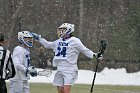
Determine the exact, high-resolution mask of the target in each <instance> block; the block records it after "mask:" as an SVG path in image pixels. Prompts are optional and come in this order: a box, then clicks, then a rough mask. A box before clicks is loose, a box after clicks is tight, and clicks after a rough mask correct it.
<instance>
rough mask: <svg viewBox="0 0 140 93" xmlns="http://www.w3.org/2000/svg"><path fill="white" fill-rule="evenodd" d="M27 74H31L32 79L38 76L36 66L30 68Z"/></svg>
mask: <svg viewBox="0 0 140 93" xmlns="http://www.w3.org/2000/svg"><path fill="white" fill-rule="evenodd" d="M26 72H27V73H29V74H30V75H31V76H32V77H35V76H37V70H36V69H35V67H34V66H30V67H28V68H27V70H26Z"/></svg>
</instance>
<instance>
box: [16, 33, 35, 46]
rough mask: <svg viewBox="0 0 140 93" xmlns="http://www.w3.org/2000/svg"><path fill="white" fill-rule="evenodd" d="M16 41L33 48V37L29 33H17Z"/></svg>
mask: <svg viewBox="0 0 140 93" xmlns="http://www.w3.org/2000/svg"><path fill="white" fill-rule="evenodd" d="M26 38H31V40H26ZM18 40H19V41H20V42H21V43H22V44H25V45H27V46H28V47H32V46H33V35H32V34H31V33H30V32H29V31H22V32H18Z"/></svg>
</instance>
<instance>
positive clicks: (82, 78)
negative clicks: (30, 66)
mask: <svg viewBox="0 0 140 93" xmlns="http://www.w3.org/2000/svg"><path fill="white" fill-rule="evenodd" d="M38 70H41V69H38ZM55 73H56V71H53V72H52V75H51V76H50V77H45V76H37V77H31V79H30V81H29V82H35V83H52V82H53V78H54V74H55ZM93 77H94V72H93V71H90V70H79V72H78V79H77V81H76V84H91V83H92V80H93ZM95 84H108V85H140V71H139V72H136V73H126V70H125V69H124V68H122V69H108V68H105V69H104V70H103V71H102V72H100V73H97V74H96V80H95Z"/></svg>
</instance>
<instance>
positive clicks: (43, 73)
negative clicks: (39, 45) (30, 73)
mask: <svg viewBox="0 0 140 93" xmlns="http://www.w3.org/2000/svg"><path fill="white" fill-rule="evenodd" d="M51 74H52V70H51V68H49V67H47V68H45V69H44V70H42V71H38V73H37V75H38V76H46V77H50V76H51Z"/></svg>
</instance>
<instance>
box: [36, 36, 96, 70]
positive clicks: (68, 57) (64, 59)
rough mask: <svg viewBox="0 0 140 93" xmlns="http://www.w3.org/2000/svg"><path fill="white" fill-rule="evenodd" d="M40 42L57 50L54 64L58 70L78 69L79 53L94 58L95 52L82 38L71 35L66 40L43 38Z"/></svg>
mask: <svg viewBox="0 0 140 93" xmlns="http://www.w3.org/2000/svg"><path fill="white" fill-rule="evenodd" d="M39 42H40V43H41V44H42V45H43V46H44V47H45V48H51V49H53V50H54V52H55V56H54V58H53V65H54V66H56V67H57V70H58V71H77V70H78V67H77V60H78V55H79V53H83V54H85V55H86V56H87V57H88V58H93V54H95V53H93V52H92V51H91V50H90V49H88V48H86V47H85V46H84V45H83V44H82V42H81V41H80V39H78V38H76V37H71V38H68V39H66V40H63V39H62V38H60V39H58V40H56V41H54V42H49V41H46V40H45V39H43V38H40V39H39Z"/></svg>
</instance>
